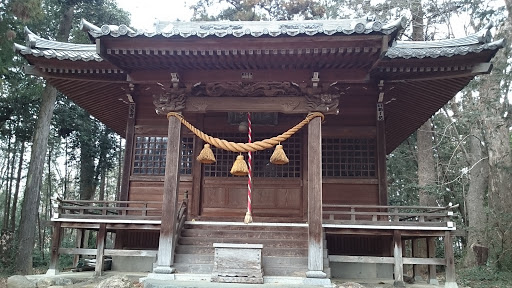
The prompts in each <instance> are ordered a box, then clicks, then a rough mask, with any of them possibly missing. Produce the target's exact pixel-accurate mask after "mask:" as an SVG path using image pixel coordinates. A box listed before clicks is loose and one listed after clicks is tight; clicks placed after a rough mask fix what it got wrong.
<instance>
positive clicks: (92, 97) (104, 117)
mask: <svg viewBox="0 0 512 288" xmlns="http://www.w3.org/2000/svg"><path fill="white" fill-rule="evenodd" d="M46 80H47V82H48V83H50V84H51V85H52V86H54V87H55V88H57V90H59V91H60V92H61V93H62V94H64V95H66V97H68V98H69V99H70V100H72V101H73V102H75V103H76V104H77V105H78V106H80V107H82V108H83V109H85V110H86V111H87V112H89V113H90V114H91V115H92V116H93V117H95V118H96V119H98V120H99V121H101V122H102V123H104V124H105V125H107V127H108V128H110V129H112V130H113V131H114V132H116V133H117V134H119V135H120V136H121V137H124V136H125V135H126V121H127V119H128V108H129V104H128V102H127V101H128V100H127V97H126V92H125V90H124V89H123V88H124V86H126V84H122V83H115V82H102V83H94V82H91V81H87V80H84V79H61V78H47V79H46Z"/></svg>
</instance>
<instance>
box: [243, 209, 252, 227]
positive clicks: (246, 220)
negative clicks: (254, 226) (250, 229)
mask: <svg viewBox="0 0 512 288" xmlns="http://www.w3.org/2000/svg"><path fill="white" fill-rule="evenodd" d="M244 223H245V224H249V223H252V215H251V212H249V211H247V212H246V213H245V218H244Z"/></svg>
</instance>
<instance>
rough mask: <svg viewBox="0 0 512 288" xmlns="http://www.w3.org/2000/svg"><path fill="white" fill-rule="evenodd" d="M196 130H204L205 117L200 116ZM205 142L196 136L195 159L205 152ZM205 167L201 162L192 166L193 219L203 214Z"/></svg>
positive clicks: (190, 212)
mask: <svg viewBox="0 0 512 288" xmlns="http://www.w3.org/2000/svg"><path fill="white" fill-rule="evenodd" d="M196 119H197V124H196V128H198V129H199V130H202V129H203V127H204V124H203V121H204V115H203V114H200V115H198V117H197V118H196ZM203 143H204V142H203V140H201V138H199V137H197V136H195V137H194V159H196V158H197V156H199V154H200V153H201V150H203V145H204V144H203ZM202 169H203V165H201V162H199V161H194V163H193V164H192V193H191V197H190V198H191V199H190V201H189V202H188V203H189V205H190V206H189V209H188V213H189V215H190V216H192V217H197V216H199V214H200V213H201V211H199V209H200V204H201V203H200V201H201V187H202V183H203V170H202Z"/></svg>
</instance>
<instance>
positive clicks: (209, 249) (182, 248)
mask: <svg viewBox="0 0 512 288" xmlns="http://www.w3.org/2000/svg"><path fill="white" fill-rule="evenodd" d="M176 253H177V254H203V255H214V253H215V248H213V246H211V245H210V246H205V245H178V246H177V247H176ZM261 253H262V255H263V256H302V257H307V256H308V248H275V247H263V250H262V251H261Z"/></svg>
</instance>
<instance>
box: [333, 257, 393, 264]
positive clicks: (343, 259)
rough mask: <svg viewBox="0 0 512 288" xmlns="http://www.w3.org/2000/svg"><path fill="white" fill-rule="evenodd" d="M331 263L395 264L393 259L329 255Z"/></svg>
mask: <svg viewBox="0 0 512 288" xmlns="http://www.w3.org/2000/svg"><path fill="white" fill-rule="evenodd" d="M329 261H330V262H341V263H378V264H394V263H395V260H394V258H393V257H375V256H341V255H329Z"/></svg>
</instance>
